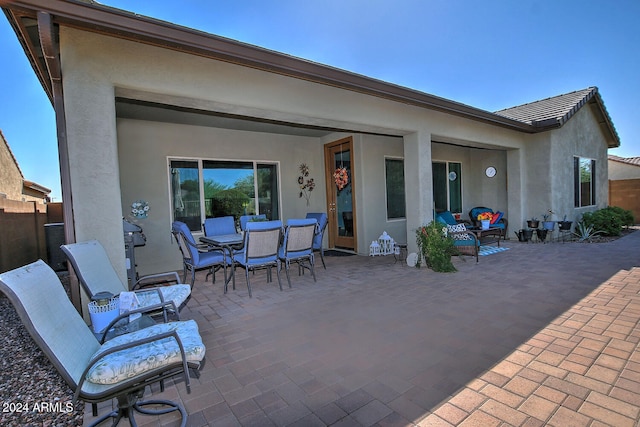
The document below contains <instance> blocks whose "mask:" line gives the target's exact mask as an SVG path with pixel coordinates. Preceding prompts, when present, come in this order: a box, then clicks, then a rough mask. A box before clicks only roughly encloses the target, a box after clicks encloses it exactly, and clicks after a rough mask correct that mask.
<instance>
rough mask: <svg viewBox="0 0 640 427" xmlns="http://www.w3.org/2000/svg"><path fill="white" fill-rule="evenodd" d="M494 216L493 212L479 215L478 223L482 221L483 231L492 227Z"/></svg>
mask: <svg viewBox="0 0 640 427" xmlns="http://www.w3.org/2000/svg"><path fill="white" fill-rule="evenodd" d="M492 216H493V215H492V214H491V212H482V213H481V214H479V215H478V221H480V224H482V225H481V227H482V229H483V230H488V229H489V226H490V225H491V218H492Z"/></svg>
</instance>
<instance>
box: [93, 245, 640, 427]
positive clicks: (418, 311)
mask: <svg viewBox="0 0 640 427" xmlns="http://www.w3.org/2000/svg"><path fill="white" fill-rule="evenodd" d="M505 246H507V247H509V248H510V249H509V250H507V251H505V252H501V253H497V254H494V255H490V256H487V257H481V258H480V262H479V263H478V264H476V263H475V262H473V261H472V260H471V258H468V257H467V258H465V260H462V259H456V260H455V264H456V266H457V268H458V270H459V271H458V272H456V273H450V274H441V273H434V272H432V271H430V270H427V269H420V270H418V269H414V268H409V267H407V266H406V265H405V266H403V265H402V264H400V263H394V262H393V258H392V257H376V258H371V257H360V256H352V257H327V258H326V261H327V269H326V270H324V269H322V267H321V266H320V268H318V269H317V276H318V281H317V282H316V283H314V282H313V279H312V278H311V276H310V275H309V274H306V275H304V276H301V277H299V276H297V275H295V274H294V275H293V276H292V283H293V288H292V289H289V288H287V287H286V286H287V285H286V279H284V275H283V279H284V280H283V284H284V286H285V290H284V292H280V291H279V290H278V289H277V284H273V283H271V284H267V283H266V279H265V275H264V273H260V272H258V273H256V275H255V276H254V277H253V278H252V285H253V295H254V296H253V298H249V297H248V294H247V290H246V283H245V281H244V277H243V276H242V275H239V278H238V284H237V289H236V290H235V291H234V290H230V291H229V293H228V294H227V295H224V294H223V293H222V290H221V284H220V283H219V282H218V283H216V284H215V285H212V284H211V282H210V281H209V282H206V283H205V282H204V281H203V279H204V273H201V274H199V276H198V281H197V282H196V286H195V288H194V292H193V296H192V298H191V300H190V301H189V302H188V304H187V307H186V308H185V309H184V310H183V312H182V315H183V318H193V319H195V320H196V321H197V322H198V325H199V327H200V332H201V335H202V337H203V340H204V342H205V344H206V346H207V362H206V364H205V366H204V368H203V370H202V372H201V376H200V378H199V379H194V380H193V381H192V387H191V393H187V391H186V388H185V385H184V382H183V381H178V380H177V381H175V383H171V384H167V387H166V389H165V391H164V392H163V393H160V391H159V390H157V389H154V390H153V394H152V395H153V397H154V398H168V399H173V400H179V401H181V402H182V403H183V404H184V406H185V407H186V409H187V411H188V413H189V414H190V416H189V425H191V426H205V425H215V426H269V425H275V426H288V425H293V426H295V425H299V426H325V425H333V426H372V425H379V426H411V425H419V426H451V425H462V426H507V425H510V426H540V425H551V426H563V427H565V426H588V427H597V426H604V425H611V426H633V425H638V420H639V418H640V415H639V414H640V412H639V411H640V352H639V351H638V345H639V344H638V343H639V342H640V324H639V321H640V233H638V232H636V233H633V234H631V235H629V236H627V237H624V238H622V239H619V240H617V241H615V242H611V243H603V244H579V243H565V244H562V243H554V244H524V243H518V242H516V241H514V240H511V241H508V242H506V244H505ZM148 394H150V393H148ZM104 410H105V409H102V411H104ZM91 419H93V418H92V417H91V416H90V411H87V416H86V419H85V421H86V422H90V420H91ZM137 420H138V423H139V424H140V425H172V424H171V423H173V424H175V417H173V416H171V415H165V416H163V417H161V418H160V421H158V420H156V419H155V418H152V417H144V416H137ZM158 423H161V424H158Z"/></svg>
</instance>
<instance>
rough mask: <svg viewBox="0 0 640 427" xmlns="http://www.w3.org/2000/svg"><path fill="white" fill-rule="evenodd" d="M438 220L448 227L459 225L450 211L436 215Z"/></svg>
mask: <svg viewBox="0 0 640 427" xmlns="http://www.w3.org/2000/svg"><path fill="white" fill-rule="evenodd" d="M436 219H437V220H439V221H440V222H443V223H445V224H447V225H456V224H458V221H456V219H455V217H454V216H453V214H452V213H451V212H449V211H444V212H440V213H439V214H437V215H436Z"/></svg>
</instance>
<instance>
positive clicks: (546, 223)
mask: <svg viewBox="0 0 640 427" xmlns="http://www.w3.org/2000/svg"><path fill="white" fill-rule="evenodd" d="M551 215H553V212H552V211H551V209H549V210H548V211H547V212H546V213H544V214H542V228H544V229H545V230H549V231H552V230H553V229H554V228H555V226H556V222H555V221H551Z"/></svg>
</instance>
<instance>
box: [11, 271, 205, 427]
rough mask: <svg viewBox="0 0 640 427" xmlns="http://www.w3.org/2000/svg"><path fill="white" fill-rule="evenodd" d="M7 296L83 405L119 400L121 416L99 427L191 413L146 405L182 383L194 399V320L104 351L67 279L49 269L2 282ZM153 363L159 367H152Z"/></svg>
mask: <svg viewBox="0 0 640 427" xmlns="http://www.w3.org/2000/svg"><path fill="white" fill-rule="evenodd" d="M0 291H1V292H2V293H4V294H5V295H6V296H7V297H8V299H9V301H10V302H11V303H12V304H13V306H14V307H15V309H16V312H17V313H18V315H19V316H20V319H21V320H22V323H23V324H24V326H25V328H26V330H27V331H28V332H29V334H30V335H31V337H32V338H33V340H34V341H35V343H36V344H37V345H38V347H39V348H40V349H41V350H42V352H43V353H44V354H45V355H46V357H47V358H48V359H49V361H50V362H51V364H52V365H53V366H54V367H55V369H56V370H57V371H58V373H59V374H60V375H61V376H62V378H63V379H64V380H65V382H66V383H67V384H68V385H69V387H70V388H71V390H72V391H73V393H74V394H73V404H74V405H75V404H76V403H77V402H78V401H79V400H81V401H84V402H86V403H91V404H92V405H93V406H94V416H97V415H98V414H97V410H96V408H97V405H96V404H97V403H99V402H103V401H109V400H111V399H116V400H117V403H118V407H117V409H116V410H115V411H112V412H109V413H108V414H104V415H102V416H101V417H99V418H98V419H97V420H96V421H95V422H94V423H93V424H92V425H98V424H100V423H102V422H103V421H105V420H107V419H108V418H114V422H113V424H112V425H114V426H115V425H116V424H118V422H119V421H120V420H121V419H122V418H123V417H126V418H128V419H129V422H130V423H131V425H136V423H135V420H134V411H138V412H140V413H144V414H152V415H156V414H157V415H161V414H166V413H169V412H173V411H178V412H179V414H180V417H181V424H180V425H181V426H185V425H186V422H187V413H186V411H185V409H184V408H183V407H182V406H181V405H180V404H179V403H176V402H172V401H169V400H147V401H142V400H140V399H141V398H142V396H143V394H144V391H145V388H146V387H147V386H148V385H151V384H154V383H158V382H162V381H164V380H165V379H168V378H171V377H175V376H181V377H182V378H184V381H185V384H186V386H187V391H188V392H190V378H189V369H192V370H195V371H196V372H197V371H198V370H199V369H200V367H201V365H202V363H203V361H204V357H205V346H204V344H203V343H202V339H201V337H200V334H199V332H198V325H197V324H196V322H195V321H194V320H188V321H186V322H170V323H160V324H156V325H153V326H151V327H149V328H146V329H142V330H139V331H137V332H132V333H128V334H124V335H120V336H118V337H116V338H114V339H112V340H110V341H108V342H107V343H106V344H102V345H101V344H100V343H99V342H98V340H97V338H96V337H95V335H94V334H93V333H92V332H91V330H90V329H89V327H88V326H87V324H86V323H85V322H84V320H83V319H82V317H81V316H80V314H79V313H78V311H77V310H76V309H75V307H74V306H73V305H72V304H71V301H70V300H69V298H68V297H67V294H66V292H65V291H64V288H63V286H62V284H61V283H60V279H58V276H57V275H56V273H55V272H54V271H53V270H52V269H51V267H49V266H48V265H47V264H46V263H45V262H44V261H42V260H38V261H36V262H34V263H32V264H29V265H26V266H24V267H20V268H17V269H15V270H12V271H9V272H6V273H2V274H0ZM151 362H152V363H151Z"/></svg>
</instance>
